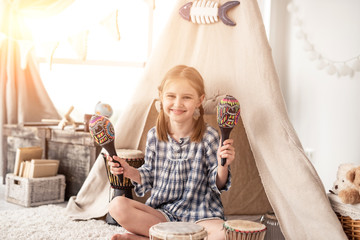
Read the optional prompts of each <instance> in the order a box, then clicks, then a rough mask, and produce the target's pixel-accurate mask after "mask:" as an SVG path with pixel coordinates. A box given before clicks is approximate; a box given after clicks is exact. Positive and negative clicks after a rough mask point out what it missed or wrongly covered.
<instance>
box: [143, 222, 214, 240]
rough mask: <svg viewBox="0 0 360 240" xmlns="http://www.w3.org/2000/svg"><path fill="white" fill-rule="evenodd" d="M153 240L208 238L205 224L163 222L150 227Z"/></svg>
mask: <svg viewBox="0 0 360 240" xmlns="http://www.w3.org/2000/svg"><path fill="white" fill-rule="evenodd" d="M149 233H150V239H151V240H202V239H206V238H207V232H206V230H205V228H204V227H203V226H200V225H198V224H195V223H189V222H163V223H159V224H156V225H154V226H152V227H151V228H150V231H149Z"/></svg>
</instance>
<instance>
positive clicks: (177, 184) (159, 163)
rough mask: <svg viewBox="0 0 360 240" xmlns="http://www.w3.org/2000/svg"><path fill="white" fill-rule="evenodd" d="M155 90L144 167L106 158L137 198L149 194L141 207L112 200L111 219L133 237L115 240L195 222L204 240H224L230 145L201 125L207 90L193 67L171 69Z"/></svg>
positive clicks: (232, 154) (122, 199)
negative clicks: (223, 199) (205, 234)
mask: <svg viewBox="0 0 360 240" xmlns="http://www.w3.org/2000/svg"><path fill="white" fill-rule="evenodd" d="M158 90H159V98H160V102H161V105H160V113H159V116H158V119H157V123H156V127H153V128H152V129H150V131H149V132H148V135H147V142H146V150H145V163H144V165H143V166H141V167H140V168H138V169H136V168H133V167H131V166H130V165H129V164H127V163H126V161H125V160H124V159H121V158H119V157H117V156H113V157H114V159H115V160H117V161H119V162H120V164H121V167H119V165H118V164H117V163H116V162H113V161H112V159H111V158H110V157H108V158H109V160H110V163H109V164H110V166H111V171H112V173H113V174H115V175H117V174H124V176H125V177H127V178H130V179H131V180H132V183H133V184H134V186H135V189H134V191H135V193H136V194H137V195H138V196H140V197H141V196H144V194H145V193H146V192H147V191H150V190H151V196H150V197H149V198H148V199H147V201H146V203H145V204H143V203H140V202H137V201H134V200H132V199H128V198H125V197H123V196H121V197H116V198H114V199H113V200H112V201H111V203H110V208H109V212H110V214H111V216H112V217H113V218H114V219H115V220H116V221H117V222H118V223H119V224H120V225H121V226H123V227H124V228H125V229H126V230H128V231H129V232H131V234H116V235H114V236H113V239H148V237H149V229H150V227H151V226H153V225H155V224H157V223H160V222H166V221H182V222H195V223H197V224H200V225H202V226H204V227H205V229H206V230H207V232H208V239H224V238H225V235H224V232H223V230H222V229H223V223H224V211H223V205H222V203H221V199H220V194H221V191H226V190H228V189H229V188H230V183H231V181H230V171H229V165H230V164H231V163H232V162H233V160H234V158H235V150H234V147H233V146H232V145H233V140H232V139H228V140H226V141H225V142H224V146H222V147H221V146H220V144H219V143H220V139H219V134H218V132H217V131H216V130H215V129H214V128H212V127H211V126H209V125H207V124H206V123H205V122H204V117H203V116H204V109H203V107H202V102H203V100H204V98H205V87H204V81H203V79H202V77H201V75H200V73H199V72H198V71H197V70H196V69H195V68H192V67H188V66H185V65H178V66H176V67H174V68H172V69H170V70H169V71H168V73H167V74H166V75H165V77H164V79H163V81H162V82H161V85H160V86H159V88H158ZM221 158H227V161H226V164H225V166H221V164H220V163H221Z"/></svg>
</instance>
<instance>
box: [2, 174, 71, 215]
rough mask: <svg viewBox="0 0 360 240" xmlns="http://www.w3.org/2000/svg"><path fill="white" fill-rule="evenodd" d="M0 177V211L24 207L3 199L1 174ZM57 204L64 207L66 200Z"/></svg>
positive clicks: (3, 189)
mask: <svg viewBox="0 0 360 240" xmlns="http://www.w3.org/2000/svg"><path fill="white" fill-rule="evenodd" d="M0 179H1V183H0V211H3V210H16V209H22V208H25V207H23V206H20V205H17V204H13V203H9V202H7V201H6V199H5V191H6V185H5V184H2V177H1V176H0ZM57 205H59V206H63V207H66V205H67V202H63V203H58V204H57Z"/></svg>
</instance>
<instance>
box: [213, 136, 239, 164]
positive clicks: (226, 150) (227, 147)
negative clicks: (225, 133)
mask: <svg viewBox="0 0 360 240" xmlns="http://www.w3.org/2000/svg"><path fill="white" fill-rule="evenodd" d="M233 143H234V140H233V139H227V140H225V141H224V145H223V146H221V145H220V146H219V149H218V152H217V159H218V165H219V167H220V166H221V158H226V163H225V165H224V166H223V167H227V166H229V165H230V164H231V163H232V162H233V161H234V159H235V148H234V146H233Z"/></svg>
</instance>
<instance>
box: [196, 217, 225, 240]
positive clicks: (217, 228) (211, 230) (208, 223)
mask: <svg viewBox="0 0 360 240" xmlns="http://www.w3.org/2000/svg"><path fill="white" fill-rule="evenodd" d="M197 224H199V225H201V226H203V227H204V228H205V229H206V231H207V233H208V240H224V239H225V231H224V229H223V224H224V221H223V220H221V219H211V220H203V221H200V222H197Z"/></svg>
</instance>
